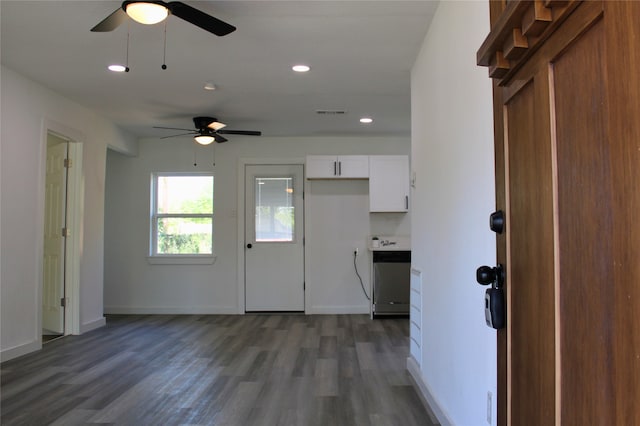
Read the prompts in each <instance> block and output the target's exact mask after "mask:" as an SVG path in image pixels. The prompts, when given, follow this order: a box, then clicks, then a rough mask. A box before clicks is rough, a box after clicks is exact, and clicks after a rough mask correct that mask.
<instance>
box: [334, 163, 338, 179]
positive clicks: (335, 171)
mask: <svg viewBox="0 0 640 426" xmlns="http://www.w3.org/2000/svg"><path fill="white" fill-rule="evenodd" d="M337 174H338V162H337V161H334V162H333V175H334V176H336V175H337Z"/></svg>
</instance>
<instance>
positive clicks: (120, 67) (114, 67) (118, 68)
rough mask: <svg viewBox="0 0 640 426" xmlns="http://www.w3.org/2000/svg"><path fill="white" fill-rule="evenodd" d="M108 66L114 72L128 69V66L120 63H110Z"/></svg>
mask: <svg viewBox="0 0 640 426" xmlns="http://www.w3.org/2000/svg"><path fill="white" fill-rule="evenodd" d="M107 68H109V71H113V72H125V71H126V70H127V67H125V66H124V65H119V64H113V65H109V66H108V67H107Z"/></svg>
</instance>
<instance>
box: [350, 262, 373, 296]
mask: <svg viewBox="0 0 640 426" xmlns="http://www.w3.org/2000/svg"><path fill="white" fill-rule="evenodd" d="M357 258H358V251H357V250H356V251H354V252H353V269H355V271H356V276H357V277H358V279H359V280H360V287H362V292H363V293H364V296H365V297H366V298H367V300H371V298H370V297H369V295H368V294H367V290H365V289H364V283H363V282H362V277H361V276H360V274H359V273H358V264H357V263H356V259H357Z"/></svg>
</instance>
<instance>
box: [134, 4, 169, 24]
mask: <svg viewBox="0 0 640 426" xmlns="http://www.w3.org/2000/svg"><path fill="white" fill-rule="evenodd" d="M124 10H125V12H127V15H129V17H130V18H131V19H133V20H134V21H136V22H139V23H141V24H145V25H152V24H157V23H158V22H162V21H164V20H165V19H167V16H169V9H167V7H166V6H165V5H163V4H161V3H154V2H142V1H138V2H131V3H128V4H126V5H125V6H124Z"/></svg>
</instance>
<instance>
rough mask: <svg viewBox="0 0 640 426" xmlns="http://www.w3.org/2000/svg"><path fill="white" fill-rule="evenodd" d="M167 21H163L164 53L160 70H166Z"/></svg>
mask: <svg viewBox="0 0 640 426" xmlns="http://www.w3.org/2000/svg"><path fill="white" fill-rule="evenodd" d="M167 21H168V19H165V20H164V51H163V52H162V69H163V70H166V69H167Z"/></svg>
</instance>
